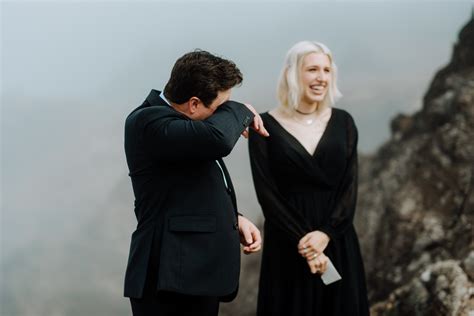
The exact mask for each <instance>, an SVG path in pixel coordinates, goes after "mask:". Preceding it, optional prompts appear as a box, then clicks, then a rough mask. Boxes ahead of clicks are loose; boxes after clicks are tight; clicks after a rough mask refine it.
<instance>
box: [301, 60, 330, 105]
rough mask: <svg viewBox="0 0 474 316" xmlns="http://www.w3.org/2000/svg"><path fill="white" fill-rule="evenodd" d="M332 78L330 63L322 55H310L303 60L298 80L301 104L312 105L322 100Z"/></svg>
mask: <svg viewBox="0 0 474 316" xmlns="http://www.w3.org/2000/svg"><path fill="white" fill-rule="evenodd" d="M331 78H332V69H331V62H330V61H329V57H328V56H327V55H326V54H323V53H310V54H308V55H306V56H305V57H304V58H303V64H302V67H301V73H300V80H301V84H302V88H303V94H302V100H301V101H302V102H303V103H306V104H309V105H312V104H314V103H318V102H321V101H323V100H324V97H325V96H326V93H327V91H328V88H329V84H330V81H331Z"/></svg>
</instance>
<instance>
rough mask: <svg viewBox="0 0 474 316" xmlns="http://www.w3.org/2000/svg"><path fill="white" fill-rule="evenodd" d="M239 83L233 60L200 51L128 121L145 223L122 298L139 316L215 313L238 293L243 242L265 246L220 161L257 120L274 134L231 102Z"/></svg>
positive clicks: (129, 151) (128, 146)
mask: <svg viewBox="0 0 474 316" xmlns="http://www.w3.org/2000/svg"><path fill="white" fill-rule="evenodd" d="M241 81H242V74H241V73H240V71H239V69H238V68H237V67H236V65H235V64H234V63H233V62H231V61H229V60H225V59H222V58H219V57H217V56H214V55H212V54H210V53H208V52H205V51H194V52H191V53H188V54H185V55H184V56H182V57H181V58H179V59H178V60H177V61H176V63H175V65H174V67H173V70H172V72H171V76H170V79H169V81H168V83H167V84H166V87H165V89H164V91H163V92H160V91H156V90H152V91H151V92H150V94H149V95H148V97H147V98H146V100H145V101H144V102H143V104H142V105H141V106H139V107H138V108H136V109H135V110H134V111H132V113H130V115H129V116H128V117H127V119H126V122H125V152H126V156H127V164H128V167H129V170H130V173H129V175H130V177H131V180H132V186H133V192H134V195H135V215H136V217H137V220H138V224H137V228H136V230H135V231H134V233H133V234H132V240H131V245H130V254H129V259H128V265H127V271H126V275H125V291H124V296H126V297H130V300H131V305H132V311H133V315H135V316H136V315H206V316H207V315H209V316H212V315H217V313H218V309H219V301H230V300H232V299H233V298H234V297H235V295H236V294H237V288H238V280H239V272H240V245H239V242H241V243H242V245H243V246H244V247H243V250H244V252H245V253H252V252H256V251H259V250H260V247H261V237H260V232H259V231H258V229H257V228H256V227H255V225H253V224H252V223H251V222H250V221H249V220H248V219H246V218H245V217H243V216H242V215H240V214H239V213H237V205H236V198H235V193H234V188H233V186H232V181H231V179H230V176H229V173H228V172H227V169H226V167H225V164H224V162H223V161H222V157H225V156H227V155H228V154H229V153H230V152H231V150H232V149H233V147H234V145H235V144H236V142H237V140H238V139H239V136H240V135H241V134H242V135H244V136H245V137H247V136H248V130H247V128H248V127H249V125H251V127H252V128H253V129H255V130H256V131H257V132H259V133H260V134H261V135H263V136H268V133H267V131H266V130H265V127H264V126H263V123H262V120H261V118H260V116H259V115H258V113H257V112H256V111H255V110H254V109H253V107H251V106H250V105H244V104H241V103H238V102H233V101H228V100H229V97H230V93H231V89H232V88H233V87H234V86H236V85H238V84H240V83H241Z"/></svg>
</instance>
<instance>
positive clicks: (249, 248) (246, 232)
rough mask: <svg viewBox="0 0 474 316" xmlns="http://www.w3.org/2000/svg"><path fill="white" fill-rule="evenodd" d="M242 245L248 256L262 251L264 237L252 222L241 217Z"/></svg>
mask: <svg viewBox="0 0 474 316" xmlns="http://www.w3.org/2000/svg"><path fill="white" fill-rule="evenodd" d="M239 232H240V243H241V244H242V246H244V248H243V250H244V253H245V254H246V255H248V254H251V253H254V252H257V251H260V249H261V248H262V237H261V235H260V231H259V230H258V228H257V226H255V225H254V224H253V223H252V222H251V221H249V220H248V219H246V218H245V217H243V216H242V215H239Z"/></svg>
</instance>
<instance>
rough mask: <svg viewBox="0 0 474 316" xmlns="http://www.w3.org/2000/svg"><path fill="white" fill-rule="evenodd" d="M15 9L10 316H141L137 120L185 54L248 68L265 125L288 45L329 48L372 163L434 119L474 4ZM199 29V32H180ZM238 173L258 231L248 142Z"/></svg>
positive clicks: (10, 32)
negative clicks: (129, 130)
mask: <svg viewBox="0 0 474 316" xmlns="http://www.w3.org/2000/svg"><path fill="white" fill-rule="evenodd" d="M269 5H271V12H272V14H271V15H270V14H268V12H269V11H268V10H269V9H268V6H269ZM1 9H2V10H1V20H2V21H1V23H2V56H1V58H2V90H1V105H2V109H1V110H2V111H1V120H2V123H1V129H2V130H1V135H2V159H1V161H2V166H1V167H2V179H1V180H2V216H1V221H2V222H1V225H2V226H1V243H2V245H1V246H2V256H1V266H2V275H3V276H2V282H1V287H2V291H1V306H2V311H1V314H2V315H6V316H16V315H26V316H29V315H32V316H37V315H48V316H49V315H53V316H54V315H58V316H59V315H68V316H75V315H129V314H130V311H129V306H128V301H127V300H126V299H124V298H122V283H123V274H124V271H125V266H126V260H127V254H128V247H129V242H130V234H131V232H132V231H133V230H134V228H135V218H134V214H133V196H132V191H131V185H130V180H129V179H128V176H127V168H126V163H125V156H124V152H123V122H124V119H125V117H126V115H127V114H128V113H129V112H130V111H131V110H132V109H133V108H134V107H136V106H138V105H139V104H140V103H141V102H142V101H143V99H144V98H145V97H146V95H147V94H148V92H149V90H150V89H151V88H156V89H161V88H162V87H163V85H164V83H165V82H166V80H167V78H168V75H169V71H170V69H171V67H172V65H173V63H174V61H175V60H176V58H177V57H178V56H180V55H182V54H183V53H185V52H187V51H190V50H193V49H194V48H197V47H199V48H203V49H206V50H209V51H211V52H213V53H217V54H219V55H222V56H224V57H227V58H230V59H232V60H234V61H235V62H236V63H237V65H238V66H239V67H240V69H241V70H242V72H243V74H244V82H243V85H242V86H241V87H239V88H237V89H235V90H234V93H233V99H235V100H241V101H245V102H250V103H252V104H253V105H254V106H255V107H256V108H257V109H258V110H259V111H266V110H269V109H271V108H273V107H274V106H275V105H276V97H275V86H276V82H277V78H278V75H279V72H280V67H281V65H282V62H283V58H284V54H285V53H286V51H287V50H288V49H289V47H290V46H291V45H292V44H294V43H295V42H297V41H299V40H302V39H315V40H319V41H321V42H324V43H326V44H327V45H328V46H329V47H330V48H331V49H332V51H333V53H334V55H335V58H336V62H337V64H338V66H339V82H340V88H341V90H342V92H343V94H344V98H343V99H342V100H341V101H340V103H338V104H337V106H338V107H341V108H345V109H347V110H348V111H350V112H351V113H352V114H353V116H354V117H355V119H356V122H357V124H358V126H359V132H360V149H361V151H362V152H365V153H371V152H376V150H377V148H378V147H379V146H380V145H381V144H383V143H384V142H385V141H386V140H388V139H389V138H390V137H391V136H390V135H391V134H390V120H391V118H392V117H394V116H395V115H397V114H398V113H400V112H403V113H408V114H411V113H413V112H415V111H418V110H420V108H421V106H422V102H421V100H422V96H423V94H424V92H425V90H426V88H427V86H428V83H429V81H430V78H431V77H432V76H433V75H434V73H435V69H437V67H438V66H439V65H441V64H444V63H446V62H448V60H449V56H450V44H452V43H454V41H455V39H456V34H457V31H458V29H459V28H460V27H461V25H462V24H463V23H464V21H465V20H466V19H467V18H468V16H469V10H470V5H469V4H468V3H453V4H443V3H437V4H432V3H430V4H425V5H423V4H409V3H405V4H395V3H386V4H376V3H336V4H329V3H314V4H310V3H297V4H290V3H284V2H283V3H282V2H280V3H273V4H268V3H266V4H250V3H246V4H245V5H239V4H236V3H233V4H230V3H228V4H219V3H213V2H209V3H206V4H203V3H194V4H186V3H179V4H172V3H161V4H156V3H152V2H140V3H132V2H114V3H105V2H104V3H94V2H89V3H87V2H73V3H67V4H61V3H59V2H20V3H14V2H2V3H1ZM347 12H352V14H351V15H348V14H347ZM195 16H200V17H201V18H200V19H199V23H197V24H191V23H188V22H186V23H183V24H178V23H176V20H177V19H178V18H179V19H180V20H181V21H186V20H191V18H192V17H195ZM440 20H442V21H443V23H439V21H440ZM231 21H235V23H230V22H231ZM402 22H403V23H402ZM226 162H227V165H228V167H229V170H230V172H231V175H232V178H233V182H234V184H235V187H236V191H237V193H238V204H239V207H240V210H241V212H243V213H244V214H246V215H248V216H249V217H250V218H252V219H253V220H258V219H259V218H260V216H261V215H260V209H259V206H258V203H257V202H256V198H255V193H254V191H253V184H252V181H251V176H250V167H249V162H248V155H247V143H246V140H244V139H241V140H239V142H238V144H237V146H236V148H235V149H234V151H233V153H232V154H231V155H230V156H229V157H227V158H226ZM257 259H258V257H253V259H252V260H257ZM253 264H254V265H256V264H258V263H256V262H253ZM244 269H245V268H244ZM245 273H246V272H245V270H243V276H244V277H245ZM252 293H253V292H252ZM25 297H27V298H28V300H27V301H25V299H24V298H25ZM248 303H249V304H250V303H251V302H248ZM223 310H225V307H224V309H223Z"/></svg>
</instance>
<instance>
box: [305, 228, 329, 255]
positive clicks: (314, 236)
mask: <svg viewBox="0 0 474 316" xmlns="http://www.w3.org/2000/svg"><path fill="white" fill-rule="evenodd" d="M328 243H329V236H328V235H326V234H325V233H323V232H321V231H319V230H315V231H313V232H310V233H308V234H306V235H305V236H304V237H303V238H301V240H300V242H299V243H298V252H299V253H300V255H302V256H303V257H304V258H306V259H307V260H308V259H311V258H314V257H315V255H320V254H322V253H323V251H324V249H326V247H327V245H328Z"/></svg>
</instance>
